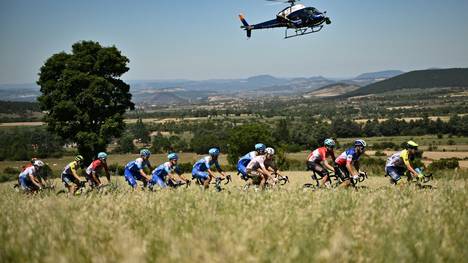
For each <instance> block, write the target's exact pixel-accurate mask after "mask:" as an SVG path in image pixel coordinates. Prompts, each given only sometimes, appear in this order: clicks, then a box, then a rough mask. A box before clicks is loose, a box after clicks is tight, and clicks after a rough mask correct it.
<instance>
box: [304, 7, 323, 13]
mask: <svg viewBox="0 0 468 263" xmlns="http://www.w3.org/2000/svg"><path fill="white" fill-rule="evenodd" d="M304 11H305V12H306V13H307V14H309V15H317V14H320V12H319V11H318V10H317V8H315V7H307V8H305V9H304Z"/></svg>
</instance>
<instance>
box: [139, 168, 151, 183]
mask: <svg viewBox="0 0 468 263" xmlns="http://www.w3.org/2000/svg"><path fill="white" fill-rule="evenodd" d="M140 175H141V176H143V178H145V179H146V180H147V181H149V180H150V179H151V178H150V177H149V176H148V175H146V173H145V171H144V170H143V169H140Z"/></svg>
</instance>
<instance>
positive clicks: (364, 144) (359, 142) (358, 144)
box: [354, 139, 367, 148]
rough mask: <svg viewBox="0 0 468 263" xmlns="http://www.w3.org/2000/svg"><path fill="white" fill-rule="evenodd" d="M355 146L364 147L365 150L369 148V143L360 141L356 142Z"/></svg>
mask: <svg viewBox="0 0 468 263" xmlns="http://www.w3.org/2000/svg"><path fill="white" fill-rule="evenodd" d="M354 146H362V147H364V148H365V147H366V146H367V143H366V142H365V141H364V140H361V139H358V140H356V141H354Z"/></svg>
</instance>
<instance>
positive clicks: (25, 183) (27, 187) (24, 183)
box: [19, 177, 32, 192]
mask: <svg viewBox="0 0 468 263" xmlns="http://www.w3.org/2000/svg"><path fill="white" fill-rule="evenodd" d="M19 185H20V188H21V190H23V191H24V192H31V191H32V188H31V183H30V182H29V180H28V178H26V177H20V178H19Z"/></svg>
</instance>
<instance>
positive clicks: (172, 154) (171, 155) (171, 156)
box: [167, 153, 179, 161]
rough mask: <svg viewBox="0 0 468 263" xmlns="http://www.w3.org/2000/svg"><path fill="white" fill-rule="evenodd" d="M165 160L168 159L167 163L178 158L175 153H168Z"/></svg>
mask: <svg viewBox="0 0 468 263" xmlns="http://www.w3.org/2000/svg"><path fill="white" fill-rule="evenodd" d="M167 159H169V161H172V160H178V159H179V156H177V154H176V153H170V154H168V155H167Z"/></svg>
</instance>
